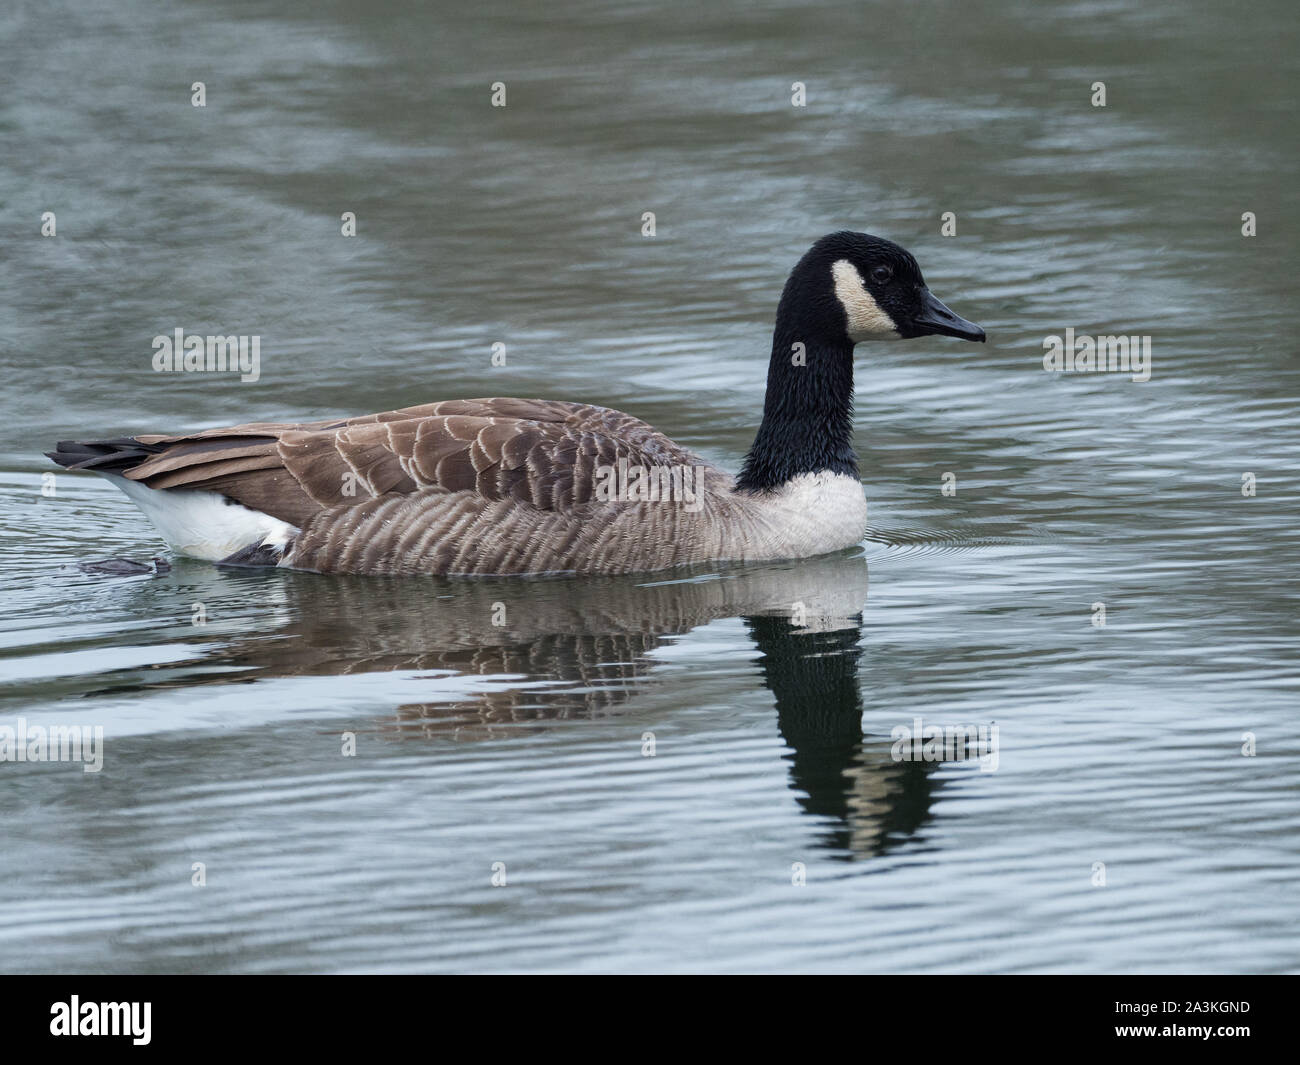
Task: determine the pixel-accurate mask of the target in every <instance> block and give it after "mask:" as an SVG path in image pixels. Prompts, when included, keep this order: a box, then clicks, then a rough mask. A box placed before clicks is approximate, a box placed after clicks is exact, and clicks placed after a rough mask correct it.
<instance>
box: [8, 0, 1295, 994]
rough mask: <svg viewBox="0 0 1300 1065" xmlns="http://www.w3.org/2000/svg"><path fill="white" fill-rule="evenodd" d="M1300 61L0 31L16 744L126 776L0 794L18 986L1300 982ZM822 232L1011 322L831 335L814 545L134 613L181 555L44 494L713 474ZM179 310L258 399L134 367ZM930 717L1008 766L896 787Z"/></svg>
mask: <svg viewBox="0 0 1300 1065" xmlns="http://www.w3.org/2000/svg"><path fill="white" fill-rule="evenodd" d="M1297 36H1298V35H1297V18H1296V13H1295V8H1294V5H1293V4H1291V3H1289V2H1283V0H1267V2H1261V3H1256V4H1252V5H1250V6H1249V7H1248V8H1243V7H1242V6H1241V5H1239V4H1229V3H1226V2H1216V3H1195V4H1186V5H1151V4H1147V3H1141V2H1122V0H1110V2H1106V0H1098V2H1080V3H1039V2H1030V0H1024V2H1010V0H1008V2H1002V3H989V4H966V3H959V2H957V0H950V2H942V0H935V2H926V3H920V4H909V5H906V10H903V9H900V8H899V7H898V6H897V5H884V4H866V3H845V4H818V5H788V4H782V5H777V4H769V3H745V4H736V5H725V6H724V5H701V4H695V3H674V4H665V5H643V4H624V5H616V4H605V3H597V2H587V3H584V2H562V3H556V4H547V5H529V4H524V3H517V4H479V5H455V4H443V3H437V4H420V3H415V2H413V0H412V2H408V3H401V4H391V5H383V10H382V12H381V11H380V8H379V6H377V5H373V4H371V3H368V2H361V0H339V2H320V0H310V2H307V0H298V2H278V3H265V4H260V3H233V2H231V3H219V2H193V3H180V4H177V3H163V2H161V0H159V2H156V3H154V2H147V0H118V2H115V3H112V4H108V3H103V4H100V3H91V2H89V0H83V2H80V3H74V2H69V0H51V2H47V3H40V4H36V3H32V2H22V0H20V2H18V3H16V4H12V3H11V4H9V5H6V7H5V9H4V11H3V13H0V99H2V100H3V101H4V105H5V109H4V111H3V113H2V115H0V140H2V143H3V150H2V151H0V215H2V217H3V226H4V238H3V251H2V252H0V292H3V298H0V362H2V363H3V370H4V381H5V387H4V400H3V408H2V410H0V413H2V415H3V418H2V423H0V526H2V530H0V531H2V536H0V572H2V573H3V579H4V596H3V605H2V606H0V641H2V650H0V725H9V726H11V727H16V726H17V725H18V724H19V723H20V722H21V723H24V724H25V725H26V727H28V728H32V727H35V726H40V727H49V726H53V725H66V726H79V725H88V726H91V727H92V728H93V727H96V726H98V727H102V729H103V734H104V746H103V750H102V753H103V767H102V770H100V771H99V772H95V773H87V772H83V770H82V768H81V767H80V766H78V765H74V764H67V763H33V762H26V763H17V762H6V763H0V797H2V799H3V810H4V817H3V827H2V828H0V839H2V840H3V843H2V845H0V970H4V971H37V972H59V971H67V970H76V971H92V972H99V971H130V972H170V971H203V972H207V971H220V972H268V971H304V970H305V971H326V972H333V971H376V970H378V971H403V970H418V971H425V970H431V971H455V972H464V971H501V970H509V971H537V970H563V971H601V972H604V971H645V970H653V971H700V970H721V971H768V970H781V971H787V970H793V971H857V970H872V971H888V972H1021V973H1023V972H1062V971H1106V972H1137V971H1147V972H1150V971H1157V972H1186V971H1195V972H1199V971H1213V972H1242V971H1252V972H1253V971H1265V972H1276V971H1292V972H1294V971H1297V970H1298V969H1300V927H1298V924H1300V922H1298V918H1297V906H1296V898H1297V889H1298V888H1300V788H1298V787H1297V783H1298V781H1300V773H1298V770H1300V735H1298V730H1297V728H1296V724H1295V722H1296V718H1297V708H1298V707H1300V698H1298V696H1300V690H1298V676H1300V671H1298V670H1297V635H1298V633H1297V620H1296V616H1297V610H1298V608H1300V597H1298V592H1297V585H1296V582H1295V575H1296V564H1297V561H1298V557H1300V550H1298V548H1300V544H1298V543H1297V540H1298V538H1300V532H1298V530H1300V520H1298V519H1300V506H1298V504H1297V499H1298V496H1300V493H1298V491H1297V473H1298V467H1300V450H1298V449H1297V444H1298V443H1300V430H1298V429H1297V424H1298V423H1297V416H1296V400H1297V395H1298V393H1300V362H1298V360H1297V321H1296V318H1297V315H1296V306H1295V285H1296V282H1295V278H1296V276H1297V269H1298V268H1300V255H1298V254H1297V251H1296V247H1297V230H1296V223H1297V215H1298V212H1297V209H1298V208H1300V193H1298V191H1297V190H1298V189H1300V186H1298V185H1297V182H1296V180H1295V175H1296V172H1297V164H1298V163H1300V159H1298V158H1297V156H1298V153H1297V140H1296V108H1295V95H1294V86H1295V84H1296V77H1297V74H1298V73H1300V71H1298V70H1297V68H1298V67H1300V60H1297V55H1300V48H1298V47H1297V46H1298V44H1300V42H1298V41H1297ZM1098 81H1101V82H1104V83H1105V91H1106V106H1105V107H1098V106H1093V103H1092V99H1093V96H1094V88H1093V83H1094V82H1098ZM194 82H203V83H204V91H205V94H206V100H205V102H206V106H204V107H201V108H200V107H195V106H192V99H191V98H192V95H193V90H192V85H193V83H194ZM495 82H501V83H503V84H504V85H505V91H506V106H505V107H493V106H492V104H491V95H492V88H491V87H492V85H493V83H495ZM795 82H802V83H804V86H805V91H806V106H804V107H796V106H793V105H792V101H791V97H792V85H793V84H794V83H795ZM44 212H53V213H54V215H55V219H56V221H55V227H56V229H55V235H54V236H46V237H43V236H41V228H42V214H43V213H44ZM344 212H352V213H353V214H354V215H355V218H356V235H355V236H353V237H345V236H343V235H342V233H341V227H342V225H343V223H342V221H341V216H342V215H343V214H344ZM645 212H653V213H654V215H655V224H656V233H655V236H654V237H646V236H643V235H642V216H643V214H644V213H645ZM944 212H953V214H954V215H955V217H956V235H954V236H945V235H943V234H942V233H941V217H942V215H943V213H944ZM1245 212H1253V214H1254V216H1255V219H1256V223H1255V224H1256V227H1257V229H1256V235H1254V236H1243V234H1242V226H1243V221H1242V215H1243V213H1245ZM838 228H852V229H862V230H868V231H871V232H874V233H878V234H880V235H883V236H887V237H890V238H892V239H895V240H897V241H899V242H900V243H902V244H904V245H905V246H907V247H908V248H910V249H911V250H912V251H913V252H914V253H915V254H916V256H917V257H918V259H919V260H920V262H921V265H922V267H923V269H924V270H925V272H926V276H927V279H928V281H929V282H930V285H931V287H932V288H933V290H934V291H935V293H936V294H937V295H938V296H939V297H940V298H941V299H943V300H945V301H946V302H948V303H949V304H950V306H952V307H953V309H954V310H956V311H957V312H958V313H959V314H962V315H964V316H966V317H968V318H971V319H973V320H974V321H977V322H979V323H980V324H981V325H983V326H984V327H985V328H986V329H987V331H988V335H989V342H988V344H986V345H973V344H962V343H960V342H957V341H951V340H944V339H942V338H928V339H924V340H916V341H911V342H908V343H904V344H895V345H874V346H873V345H863V346H861V347H860V348H859V349H858V368H857V388H858V399H857V410H856V430H857V431H856V440H857V445H858V449H859V452H860V455H861V458H862V473H863V481H864V484H865V488H866V492H867V496H868V499H869V504H870V508H871V533H870V535H869V537H868V539H867V540H866V541H865V542H864V543H863V545H862V547H861V548H860V549H858V550H855V551H851V552H849V553H847V554H845V555H841V556H836V557H831V558H823V559H817V560H812V561H806V562H797V563H787V564H780V565H770V566H759V567H742V568H731V569H725V568H724V569H712V570H704V571H696V572H688V573H673V574H667V575H663V574H661V575H657V576H653V577H643V578H637V579H603V580H569V579H548V580H518V579H516V580H492V581H479V582H467V581H461V582H456V581H435V580H427V581H426V580H405V581H402V580H384V579H360V578H353V579H339V578H324V577H319V576H312V575H307V574H294V573H269V574H268V573H259V572H236V571H222V570H219V569H216V568H214V567H212V566H209V565H206V564H201V563H197V562H190V561H185V560H182V559H171V560H170V561H171V568H170V571H169V572H166V573H163V574H160V575H150V574H145V575H137V576H130V575H127V576H122V575H112V574H104V573H96V572H86V571H84V570H83V569H82V568H81V566H80V564H81V563H86V562H93V561H95V560H101V559H106V558H111V557H126V558H131V559H137V560H140V561H148V560H149V559H151V558H152V557H153V556H155V555H163V554H164V549H163V546H162V544H161V543H160V541H158V540H157V539H156V538H155V536H154V535H153V533H152V531H151V528H150V526H149V525H148V524H147V522H146V521H145V520H144V519H143V517H142V516H141V515H140V514H139V513H138V512H137V511H136V509H135V508H134V507H133V506H132V505H131V504H130V503H129V502H128V501H127V500H126V499H125V497H123V496H122V495H121V494H120V493H118V492H117V490H116V489H114V488H113V487H112V486H111V485H109V484H108V483H106V482H103V481H101V480H99V479H97V478H93V477H90V476H86V475H76V474H66V473H60V474H59V475H58V477H57V478H56V480H55V481H54V482H53V483H54V488H55V493H56V494H54V495H53V496H50V495H45V494H43V493H42V489H43V481H42V474H44V473H46V472H48V471H51V470H53V469H54V467H53V466H51V465H50V464H48V463H47V461H46V460H45V459H43V458H42V457H41V454H40V453H41V452H42V451H43V450H45V449H47V448H49V447H51V446H52V445H53V443H54V441H56V440H59V439H63V438H68V437H88V436H89V437H94V436H106V435H113V434H120V433H131V432H141V431H151V430H152V431H158V430H175V431H180V430H192V429H197V428H202V427H209V426H220V425H223V424H231V423H234V422H238V421H248V420H258V419H280V418H289V417H301V418H303V419H313V418H320V417H333V416H335V415H346V414H359V413H367V412H370V411H374V410H385V409H388V408H391V407H396V406H404V405H409V404H413V403H417V402H424V401H429V400H435V399H444V398H455V397H472V396H482V395H489V396H490V395H518V396H544V397H551V398H563V399H573V400H581V401H587V402H594V403H599V404H603V405H606V406H611V407H617V408H620V409H624V410H627V411H629V412H631V413H634V414H636V415H638V416H640V417H642V418H644V419H646V420H647V421H650V422H651V423H652V424H654V425H656V426H658V427H659V428H661V429H662V430H664V431H665V432H667V433H668V434H669V435H671V436H673V437H674V438H675V439H677V440H679V441H681V442H682V443H684V444H685V445H687V446H689V447H691V448H694V449H696V450H698V451H699V452H700V453H702V454H703V455H705V456H706V457H708V458H709V459H710V460H712V461H715V462H717V463H719V464H722V465H724V466H726V467H728V468H731V469H733V470H734V469H736V468H737V467H738V465H739V462H740V459H741V458H742V456H743V454H744V452H745V450H746V448H747V447H748V445H749V442H750V440H751V439H752V436H753V432H754V429H755V427H756V424H757V416H758V412H759V409H760V407H761V403H762V396H763V386H764V373H765V368H766V361H767V354H768V348H769V343H770V329H771V324H772V317H773V313H774V310H775V305H776V299H777V296H778V295H779V292H780V288H781V285H782V283H783V281H784V278H785V276H786V273H787V272H788V270H789V269H790V267H791V266H792V264H793V263H794V261H795V260H796V259H797V257H798V256H799V255H800V254H801V253H802V252H803V250H804V249H805V248H806V247H807V245H808V244H809V243H811V242H812V240H814V239H815V238H816V237H818V236H820V235H822V234H823V233H825V232H828V231H830V230H833V229H838ZM177 327H180V328H183V329H184V330H186V331H187V332H192V333H221V334H247V335H257V336H260V338H261V341H260V345H261V346H260V353H261V366H260V378H259V380H257V381H256V382H249V383H242V384H241V383H240V382H239V381H238V379H237V378H236V377H235V376H233V375H230V374H224V375H223V374H211V375H205V374H195V375H184V374H172V375H167V374H159V373H155V372H154V371H153V370H152V367H151V358H152V355H153V351H152V348H151V339H152V338H153V337H154V336H155V335H157V334H170V333H171V332H172V331H173V330H174V329H176V328H177ZM1067 328H1072V329H1074V330H1075V331H1076V333H1079V334H1102V333H1105V334H1124V335H1136V336H1149V337H1150V338H1151V345H1152V360H1153V367H1152V374H1151V378H1150V380H1149V381H1146V382H1135V381H1133V380H1131V379H1130V375H1125V374H1095V373H1094V374H1085V373H1075V374H1056V373H1048V372H1046V371H1045V370H1044V368H1043V365H1042V360H1043V341H1044V338H1045V337H1048V336H1051V335H1061V334H1063V333H1064V331H1065V330H1066V329H1067ZM494 344H504V345H505V346H506V347H505V350H506V365H504V366H494V365H493V364H492V353H493V345H494ZM946 474H951V475H952V476H951V477H948V478H945V475H946ZM1246 475H1253V476H1252V477H1247V476H1246ZM945 483H947V484H948V485H949V486H950V487H949V491H948V492H947V493H945V491H944V485H945ZM1252 483H1253V493H1254V494H1253V495H1252V494H1248V493H1249V492H1250V491H1251V490H1252V489H1251V487H1250V486H1251V484H1252ZM1243 488H1245V493H1243ZM954 489H955V490H954ZM47 490H48V489H47ZM497 604H501V610H500V611H498V610H497ZM795 604H802V608H800V609H799V610H796V607H795ZM1096 604H1102V605H1103V607H1104V612H1105V613H1104V621H1105V624H1104V626H1103V625H1100V624H1099V622H1100V621H1101V620H1102V616H1101V610H1100V609H1099V608H1098V606H1097V605H1096ZM199 614H201V615H202V616H201V618H199V620H204V621H205V622H206V623H205V624H196V623H195V622H196V616H197V615H199ZM494 620H503V621H504V624H494V623H493V622H494ZM917 718H920V719H921V721H922V727H923V728H924V727H925V726H929V725H937V726H941V727H943V726H970V727H972V728H975V729H980V728H983V729H984V730H985V731H984V733H983V735H985V736H987V737H991V736H994V735H996V742H997V752H996V758H995V759H993V758H988V757H986V758H984V759H983V760H982V761H981V760H980V759H979V758H977V757H973V756H969V755H970V754H971V752H969V751H961V750H957V751H948V752H946V754H947V755H950V756H949V757H944V758H942V760H938V761H911V762H909V761H898V760H896V759H895V757H894V753H895V752H894V750H893V745H894V744H893V737H894V736H896V735H897V733H896V731H895V730H896V729H897V728H898V727H900V726H906V727H909V728H910V727H912V726H913V723H914V722H915V720H916V719H917ZM994 727H996V730H997V731H996V734H995V733H994V732H993V729H994ZM345 733H350V734H351V735H352V736H353V737H354V742H355V754H354V755H352V756H347V755H345V754H344V747H345V744H346V743H347V742H348V741H346V740H345V736H344V734H345ZM1252 749H1253V752H1254V753H1253V754H1250V753H1244V752H1249V751H1250V750H1252ZM963 753H964V754H966V755H967V756H966V757H962V756H961V755H962V754H963ZM196 863H202V864H201V866H200V867H198V869H197V871H196ZM497 863H501V864H497ZM200 873H201V874H202V875H201V876H200ZM503 877H504V880H505V883H504V884H499V882H500V881H501V880H502V878H503ZM494 878H495V879H496V881H497V882H498V884H494ZM196 879H205V881H206V882H205V884H204V885H202V886H196V885H195V883H194V881H195V880H196ZM498 885H499V886H498Z"/></svg>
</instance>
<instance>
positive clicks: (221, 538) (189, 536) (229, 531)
mask: <svg viewBox="0 0 1300 1065" xmlns="http://www.w3.org/2000/svg"><path fill="white" fill-rule="evenodd" d="M108 479H109V480H110V481H112V482H113V483H114V484H115V485H117V486H118V488H120V489H122V491H123V492H125V493H126V494H127V497H128V498H129V499H130V500H131V502H133V503H134V504H135V505H136V506H137V507H139V508H140V509H141V510H142V511H144V516H145V517H146V518H148V519H149V520H150V521H151V522H153V524H154V528H156V529H157V530H158V532H159V533H161V534H162V538H163V539H164V540H166V541H167V546H168V547H170V548H171V549H172V550H173V551H175V552H176V553H177V554H180V555H188V556H190V557H191V558H201V559H204V560H206V561H208V562H220V561H221V560H222V559H223V558H229V557H230V556H231V555H233V554H234V553H235V552H236V551H240V550H242V549H243V548H245V547H252V546H260V545H262V544H272V545H276V546H283V545H284V544H286V543H287V542H288V541H289V539H290V538H291V537H293V536H295V535H297V533H298V530H297V529H296V528H294V527H293V526H292V525H290V524H289V523H288V522H284V521H281V520H280V519H279V518H273V517H271V515H269V514H263V513H262V512H261V511H260V510H249V509H248V507H244V506H240V505H239V504H238V503H232V502H230V501H229V500H228V499H226V498H225V497H224V496H220V495H217V493H216V492H203V491H196V490H193V489H186V488H164V489H156V488H148V487H146V486H145V485H142V484H140V482H139V481H128V480H127V479H126V478H125V477H118V476H114V475H111V474H110V475H108Z"/></svg>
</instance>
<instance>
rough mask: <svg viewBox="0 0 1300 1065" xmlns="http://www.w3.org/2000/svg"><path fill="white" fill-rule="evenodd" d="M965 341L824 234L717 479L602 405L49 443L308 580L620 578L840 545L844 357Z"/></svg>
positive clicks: (883, 262)
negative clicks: (862, 348)
mask: <svg viewBox="0 0 1300 1065" xmlns="http://www.w3.org/2000/svg"><path fill="white" fill-rule="evenodd" d="M931 335H938V336H948V337H958V338H961V339H965V340H972V341H983V340H984V339H985V334H984V330H983V329H981V328H980V327H979V326H977V325H975V324H974V323H972V322H968V321H967V320H966V319H964V318H961V317H959V316H958V315H956V314H954V313H953V312H952V311H950V310H949V309H948V308H947V307H945V306H944V305H943V304H942V303H941V302H940V301H939V300H938V299H937V298H935V296H934V295H932V294H931V292H930V290H929V288H928V287H927V286H926V283H925V279H924V278H923V277H922V275H921V269H920V267H919V266H918V265H917V262H916V259H915V258H913V256H912V255H911V254H910V253H909V252H908V251H907V250H906V249H904V248H902V247H900V246H899V245H897V244H895V243H893V242H892V241H889V240H885V239H883V238H881V237H875V236H872V235H870V234H867V233H855V232H849V231H842V232H838V233H832V234H829V235H828V236H825V237H823V238H821V239H820V240H818V241H816V242H815V243H814V244H813V245H812V247H811V248H810V249H809V250H808V251H807V253H805V254H804V256H803V257H802V258H801V259H800V260H799V262H798V263H797V264H796V265H795V267H794V269H793V270H792V271H791V273H790V276H789V278H788V280H787V281H786V283H785V288H784V290H783V292H782V294H781V299H780V303H779V304H778V307H777V313H776V327H775V330H774V332H773V337H772V354H771V359H770V362H769V365H768V372H767V392H766V396H765V398H764V402H763V417H762V421H761V423H760V425H759V428H758V432H757V435H756V436H755V438H754V443H753V446H752V447H751V448H750V450H749V453H748V454H747V455H746V457H745V460H744V463H743V465H742V467H741V470H740V473H739V475H737V476H735V477H732V476H731V475H730V474H728V473H726V472H725V471H723V470H720V469H718V468H717V467H715V466H713V465H712V464H711V463H709V462H707V461H705V460H704V459H703V458H701V457H700V456H698V455H696V454H694V453H693V452H691V451H690V450H688V449H687V448H684V447H682V446H681V445H679V444H676V443H674V442H673V441H672V440H671V439H669V438H668V437H667V436H665V435H664V434H663V433H661V432H659V431H658V430H656V429H654V428H652V427H651V426H650V425H648V424H646V423H645V422H643V421H641V420H640V419H638V418H635V417H633V416H632V415H630V414H624V413H622V412H621V411H617V410H609V409H607V408H604V407H599V406H593V405H590V404H586V403H574V402H563V401H559V400H548V399H513V398H495V399H449V400H442V401H439V402H434V403H426V404H422V405H420V406H414V407H404V408H402V409H400V410H392V411H386V412H384V413H382V414H369V415H365V416H362V417H355V418H346V419H326V420H322V421H312V422H252V423H249V424H246V425H236V426H233V427H230V428H226V429H208V430H204V431H202V432H196V433H187V434H182V435H178V436H169V435H159V434H142V435H139V436H130V437H120V438H117V439H108V440H91V441H62V442H60V443H59V444H58V445H57V446H56V449H55V450H54V451H51V452H46V454H47V455H48V457H49V458H51V459H53V460H54V461H55V462H56V463H58V464H59V465H60V466H64V467H66V468H68V469H70V470H90V471H93V472H95V473H99V474H103V475H105V476H107V477H109V478H110V479H111V480H112V481H113V483H114V484H116V485H117V486H118V487H119V488H121V489H122V491H123V492H125V493H126V495H127V496H128V497H129V498H130V499H131V500H132V501H133V502H134V503H135V504H136V505H137V506H139V508H140V509H141V510H142V511H143V512H144V513H145V515H146V517H148V518H149V519H150V521H151V522H152V523H153V524H154V526H155V527H156V528H157V530H158V532H159V533H160V534H161V536H162V538H163V539H164V540H165V541H166V543H167V544H168V545H169V547H170V548H171V549H172V550H173V551H174V552H175V553H177V554H179V555H186V556H190V557H193V558H198V559H204V560H208V561H211V562H217V563H224V564H227V565H242V566H268V567H269V566H276V567H284V568H289V569H299V570H310V571H315V572H318V573H353V574H421V575H441V576H456V575H508V574H621V573H641V572H653V571H658V570H667V569H671V568H674V567H679V566H687V565H695V564H703V563H709V564H712V563H724V562H727V563H730V562H737V563H743V562H751V561H773V560H780V559H797V558H808V557H812V556H816V555H824V554H828V553H831V552H835V551H839V550H842V549H844V548H849V547H853V546H854V545H856V544H858V543H859V542H860V541H861V539H862V537H863V534H864V533H865V531H866V526H867V502H866V497H865V495H864V493H863V488H862V483H861V480H860V479H859V475H858V462H857V455H856V453H855V452H854V450H853V443H852V412H853V354H854V348H855V346H856V345H857V344H859V343H862V342H865V341H874V340H898V339H907V338H912V337H922V336H931Z"/></svg>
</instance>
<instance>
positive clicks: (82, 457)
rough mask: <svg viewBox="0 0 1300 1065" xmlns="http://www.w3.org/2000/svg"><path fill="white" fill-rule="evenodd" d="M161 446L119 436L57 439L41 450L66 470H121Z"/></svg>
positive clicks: (132, 466)
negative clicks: (57, 440)
mask: <svg viewBox="0 0 1300 1065" xmlns="http://www.w3.org/2000/svg"><path fill="white" fill-rule="evenodd" d="M161 450H163V448H162V445H161V444H142V443H141V442H140V441H139V440H136V439H135V438H134V437H130V436H119V437H118V438H117V439H115V440H60V441H59V442H58V444H57V445H55V448H54V450H53V451H47V452H45V454H46V456H47V457H48V458H51V459H53V460H54V461H55V462H57V463H58V464H59V465H60V466H66V467H67V468H68V469H70V470H94V471H95V472H96V473H118V474H121V473H126V471H127V470H130V469H132V468H134V467H135V466H138V465H139V464H140V463H141V462H143V461H144V460H145V459H147V458H148V457H149V456H150V455H156V454H158V452H160V451H161Z"/></svg>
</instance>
